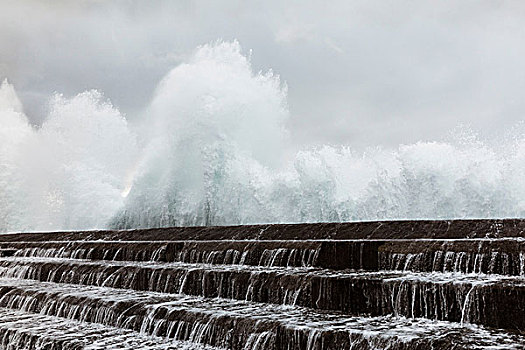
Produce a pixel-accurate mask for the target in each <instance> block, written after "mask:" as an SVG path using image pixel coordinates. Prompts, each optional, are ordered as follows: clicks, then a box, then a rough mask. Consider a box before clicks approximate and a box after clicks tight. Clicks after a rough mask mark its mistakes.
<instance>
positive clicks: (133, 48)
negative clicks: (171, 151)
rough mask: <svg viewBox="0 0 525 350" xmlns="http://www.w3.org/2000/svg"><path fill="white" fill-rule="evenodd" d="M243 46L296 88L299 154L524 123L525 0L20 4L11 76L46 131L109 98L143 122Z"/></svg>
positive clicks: (5, 21) (2, 52)
mask: <svg viewBox="0 0 525 350" xmlns="http://www.w3.org/2000/svg"><path fill="white" fill-rule="evenodd" d="M218 39H222V40H226V41H231V40H234V39H237V40H238V41H239V42H240V44H241V45H242V47H243V49H244V50H245V53H249V50H252V55H251V61H252V65H253V67H254V68H255V69H257V70H259V69H260V70H263V71H266V70H268V69H273V71H274V72H275V73H277V74H279V75H280V76H281V80H282V81H285V82H286V83H287V86H288V104H289V109H290V115H291V117H290V120H289V121H288V123H289V125H288V129H289V130H290V135H291V138H292V140H293V141H294V142H293V143H294V144H295V145H297V147H303V146H304V145H312V144H324V143H330V144H348V145H351V146H353V147H357V148H360V147H365V146H376V145H383V146H387V147H388V146H397V145H398V144H403V143H405V144H406V143H412V142H415V141H418V140H436V139H441V138H443V137H446V135H447V134H448V133H449V132H450V130H452V129H453V128H455V127H456V126H457V125H458V124H467V125H471V126H472V127H473V129H475V130H478V131H479V132H480V133H482V134H488V135H497V134H499V133H502V132H504V131H505V130H507V129H508V128H509V127H512V126H513V125H515V124H516V123H518V122H519V121H521V120H522V119H523V117H524V115H525V113H524V112H525V99H524V98H523V92H524V91H525V60H524V59H523V57H524V56H525V5H524V4H523V2H520V1H461V2H457V1H440V2H435V1H434V2H433V1H331V2H326V1H286V2H284V1H264V2H255V1H253V2H252V1H220V2H219V1H134V0H127V1H75V2H71V1H29V0H22V1H20V0H19V1H11V0H5V1H2V3H1V4H0V77H2V78H4V77H6V78H8V79H9V81H10V82H11V83H12V84H13V85H14V86H15V88H16V89H17V91H18V94H19V96H20V99H21V100H22V103H23V105H24V108H25V112H26V114H27V115H28V117H29V119H30V121H31V122H32V123H33V124H35V125H39V124H41V123H42V119H43V118H44V117H43V116H44V115H46V109H47V108H48V101H49V99H50V97H51V96H52V94H53V93H54V92H59V93H63V94H64V95H66V96H73V95H76V94H78V93H80V92H82V91H85V90H88V89H97V90H99V91H101V92H103V93H104V95H105V96H106V97H107V98H109V99H110V100H111V101H112V103H113V104H114V105H115V106H116V107H118V108H119V110H120V111H121V112H122V113H124V114H125V115H126V117H127V118H128V119H129V120H130V121H133V120H134V118H137V116H138V115H140V113H141V111H142V109H143V108H144V106H146V105H147V104H148V103H149V101H150V100H151V98H152V95H153V91H154V89H155V86H156V85H157V84H158V82H159V81H160V80H161V78H162V77H163V76H164V75H165V74H166V73H167V72H168V71H169V70H170V69H172V68H173V67H175V66H177V65H178V64H180V63H181V62H183V61H184V60H185V59H186V58H187V57H189V56H191V54H192V53H193V52H194V51H195V49H196V47H198V46H199V45H203V44H207V43H210V42H215V41H216V40H218Z"/></svg>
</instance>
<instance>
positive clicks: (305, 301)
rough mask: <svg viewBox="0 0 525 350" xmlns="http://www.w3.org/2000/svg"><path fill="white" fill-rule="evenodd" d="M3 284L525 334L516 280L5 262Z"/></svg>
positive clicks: (0, 268)
mask: <svg viewBox="0 0 525 350" xmlns="http://www.w3.org/2000/svg"><path fill="white" fill-rule="evenodd" d="M0 277H14V278H21V279H33V280H39V281H48V282H57V283H73V284H81V285H93V286H105V287H114V288H121V289H132V290H139V291H140V290H147V291H157V292H164V293H183V294H187V295H196V296H204V297H221V298H229V299H237V300H249V301H255V302H262V303H272V304H287V305H297V306H304V307H309V308H314V309H322V310H335V311H339V312H343V313H346V314H349V315H373V316H379V315H389V314H394V315H401V316H405V317H414V318H417V317H425V318H429V319H439V320H447V321H453V322H470V323H476V324H482V325H486V326H492V327H498V328H504V329H516V330H522V329H525V317H523V315H524V312H525V278H523V277H514V276H502V275H484V274H457V273H438V272H432V273H426V272H420V273H415V272H409V271H405V272H402V271H379V272H365V271H345V270H341V271H334V270H325V269H315V268H283V267H260V266H246V265H209V264H187V263H157V262H127V261H91V260H76V259H57V258H18V257H5V258H0Z"/></svg>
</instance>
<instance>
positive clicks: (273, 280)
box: [0, 220, 525, 350]
mask: <svg viewBox="0 0 525 350" xmlns="http://www.w3.org/2000/svg"><path fill="white" fill-rule="evenodd" d="M0 349H188V350H189V349H202V350H204V349H232V350H271V349H287V350H289V349H308V350H328V349H330V350H336V349H337V350H339V349H354V350H357V349H365V350H366V349H390V350H397V349H407V350H408V349H421V350H422V349H434V350H441V349H525V220H457V221H392V222H366V223H344V224H297V225H264V226H263V225H259V226H258V225H253V226H236V227H188V228H165V229H148V230H129V231H86V232H53V233H21V234H2V235H0Z"/></svg>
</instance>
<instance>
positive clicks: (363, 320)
mask: <svg viewBox="0 0 525 350" xmlns="http://www.w3.org/2000/svg"><path fill="white" fill-rule="evenodd" d="M2 287H11V288H12V290H16V291H17V293H18V294H17V295H24V293H26V294H25V295H28V296H35V295H39V298H44V296H53V295H54V296H55V298H58V299H59V300H66V299H67V300H69V301H72V300H73V301H74V300H79V301H82V303H83V304H84V305H86V304H90V303H95V302H97V301H98V302H100V301H102V302H104V305H105V307H110V306H111V305H116V304H117V303H122V302H126V301H127V302H131V303H136V304H137V305H141V306H143V307H145V308H146V309H147V310H148V315H150V316H151V317H152V318H151V319H150V322H151V321H152V320H153V319H155V317H154V315H158V314H162V315H166V312H167V314H168V315H170V314H171V313H175V314H176V313H178V312H181V311H182V312H185V313H192V314H195V315H199V317H200V318H202V317H203V316H205V317H208V318H216V317H227V318H235V319H240V320H241V319H252V320H255V321H257V323H258V324H264V323H267V324H272V325H276V324H278V325H281V326H284V327H287V328H289V329H302V330H305V329H307V330H308V331H309V332H310V333H311V334H313V333H316V332H317V333H323V332H328V331H331V332H334V331H335V332H346V333H348V334H360V335H366V336H375V337H387V338H388V337H390V338H396V339H406V340H407V341H409V340H414V339H421V338H425V339H428V340H429V341H431V340H438V339H448V338H451V339H454V341H457V342H459V344H462V345H468V346H471V347H470V348H473V349H474V348H478V349H489V348H491V349H495V346H500V348H502V349H503V348H504V349H522V348H523V346H525V336H520V335H518V334H516V333H512V332H505V331H499V330H495V329H490V328H486V327H480V326H475V325H470V324H464V325H461V324H460V323H454V322H445V321H432V320H427V319H407V318H402V317H394V316H382V317H354V316H346V315H342V314H339V313H335V312H322V311H318V310H312V309H308V308H302V307H296V306H293V307H292V306H285V305H273V304H260V303H253V302H247V301H237V300H229V299H220V298H214V299H207V298H202V297H192V296H187V295H176V294H164V293H157V292H137V291H131V290H125V289H113V288H105V287H93V286H79V285H68V284H57V283H50V282H37V281H31V280H18V279H0V288H2ZM15 294H16V293H15ZM77 298H78V299H77ZM0 300H4V299H3V298H0ZM12 300H14V299H12ZM19 302H21V301H19ZM25 305H26V306H27V305H28V304H25ZM2 306H3V304H2ZM11 306H12V307H16V305H11ZM0 310H3V309H1V308H0ZM160 311H163V312H160ZM0 314H1V313H0ZM31 317H34V318H33V319H34V320H35V322H40V321H38V320H39V319H40V318H42V319H46V318H48V317H50V316H45V315H34V316H31ZM2 322H4V321H2ZM2 322H0V328H1V324H2ZM146 322H148V321H146ZM64 327H66V328H67V325H66V324H65V323H64ZM146 328H147V327H146ZM263 330H265V329H263Z"/></svg>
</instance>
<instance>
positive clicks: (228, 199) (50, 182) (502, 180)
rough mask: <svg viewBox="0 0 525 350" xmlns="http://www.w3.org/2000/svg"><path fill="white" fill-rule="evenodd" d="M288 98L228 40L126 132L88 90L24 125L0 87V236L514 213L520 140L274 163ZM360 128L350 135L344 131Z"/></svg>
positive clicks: (169, 83) (315, 155) (329, 153)
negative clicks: (37, 123) (34, 123)
mask: <svg viewBox="0 0 525 350" xmlns="http://www.w3.org/2000/svg"><path fill="white" fill-rule="evenodd" d="M286 99H287V89H286V86H284V84H282V83H281V82H280V80H279V77H278V76H276V75H274V74H272V72H267V73H256V72H253V71H252V68H251V63H250V60H249V59H248V58H247V57H246V56H244V55H243V54H242V52H241V49H240V47H239V44H238V43H237V42H233V43H221V42H219V43H216V44H211V45H205V46H203V47H201V48H199V49H197V50H196V52H195V54H194V56H193V57H192V58H191V59H190V60H189V61H188V62H187V63H185V64H182V65H180V66H178V67H175V68H174V69H173V70H172V71H171V72H169V73H168V74H167V75H166V77H165V78H164V79H163V80H162V81H161V82H160V84H159V86H158V87H157V89H156V91H155V92H154V93H153V97H152V99H151V103H150V104H149V105H148V106H145V108H144V112H143V114H142V116H141V118H140V121H138V122H136V123H134V124H133V125H128V123H127V121H126V120H125V118H124V116H123V115H122V114H121V113H120V112H119V111H118V109H117V108H115V107H114V106H112V105H111V103H110V102H109V100H108V99H107V98H105V97H104V96H103V95H102V94H101V93H100V92H97V91H87V92H84V93H81V94H79V95H77V96H74V97H71V98H67V97H63V96H61V95H56V96H54V97H52V98H51V101H50V105H49V114H48V116H47V118H46V120H45V122H44V124H43V125H42V126H41V127H39V128H36V127H33V126H30V125H29V124H28V121H27V118H26V116H25V115H24V113H23V107H22V105H21V103H20V101H19V100H18V98H17V96H16V93H15V90H14V87H13V86H12V85H10V84H9V83H8V82H7V81H5V82H4V83H3V84H2V86H1V88H0V231H27V230H59V229H64V230H65V229H68V230H69V229H90V228H105V227H144V226H168V225H201V224H239V223H244V224H246V223H262V222H305V221H309V222H315V221H348V220H371V219H396V218H465V217H523V216H524V215H525V200H524V198H525V180H524V178H523V174H524V173H525V137H523V136H522V134H520V133H514V135H518V136H515V137H509V138H508V139H505V140H498V142H493V144H495V143H497V146H493V145H492V144H486V143H483V142H481V141H480V140H478V139H477V138H476V136H475V135H473V134H472V133H471V132H469V131H468V130H467V131H465V130H464V131H463V132H462V133H459V135H458V136H457V137H455V138H454V139H453V140H451V141H447V142H420V143H416V144H412V145H401V146H399V147H398V148H397V149H388V150H381V149H375V150H369V151H367V152H366V153H358V152H355V151H353V150H352V149H351V148H350V147H346V146H322V147H316V148H312V149H306V150H303V151H300V152H298V153H297V154H295V155H294V156H293V157H291V158H292V159H291V160H290V159H286V156H285V154H287V153H288V151H287V150H289V149H290V148H289V147H288V145H287V133H288V132H287V130H286V128H285V124H286V121H287V119H288V116H289V112H288V109H287V105H286ZM355 128H356V129H359V125H356V126H355Z"/></svg>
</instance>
